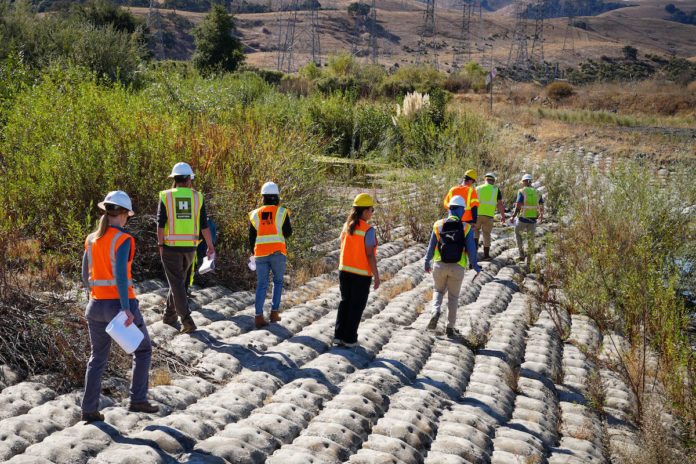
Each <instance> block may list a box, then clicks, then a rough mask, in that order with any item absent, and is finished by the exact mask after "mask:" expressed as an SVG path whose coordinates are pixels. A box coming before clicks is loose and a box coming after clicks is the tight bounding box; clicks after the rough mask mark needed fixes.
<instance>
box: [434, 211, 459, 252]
mask: <svg viewBox="0 0 696 464" xmlns="http://www.w3.org/2000/svg"><path fill="white" fill-rule="evenodd" d="M437 248H438V249H439V250H440V257H441V258H442V262H443V263H458V262H459V260H460V259H462V253H463V252H464V224H462V221H461V220H460V219H459V218H457V219H448V220H446V221H445V223H444V224H443V225H442V232H440V240H439V241H438V242H437Z"/></svg>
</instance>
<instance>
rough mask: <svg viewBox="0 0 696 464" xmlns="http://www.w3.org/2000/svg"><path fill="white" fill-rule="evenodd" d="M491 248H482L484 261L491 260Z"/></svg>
mask: <svg viewBox="0 0 696 464" xmlns="http://www.w3.org/2000/svg"><path fill="white" fill-rule="evenodd" d="M490 253H491V247H489V246H487V247H483V260H484V261H490V260H491V255H490Z"/></svg>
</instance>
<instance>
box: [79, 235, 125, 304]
mask: <svg viewBox="0 0 696 464" xmlns="http://www.w3.org/2000/svg"><path fill="white" fill-rule="evenodd" d="M109 227H113V228H114V229H118V230H120V231H121V232H126V229H123V228H121V227H116V226H109ZM132 246H133V239H132V238H128V239H126V240H124V242H123V243H122V244H121V245H120V246H119V247H118V248H117V249H116V268H115V269H114V270H113V271H114V278H115V279H116V289H117V290H118V299H119V302H120V303H121V309H129V308H130V303H129V302H128V258H129V257H130V254H131V247H132ZM88 261H89V260H88V259H87V252H86V251H85V253H84V255H82V282H83V283H84V284H85V286H86V287H87V288H89V262H88Z"/></svg>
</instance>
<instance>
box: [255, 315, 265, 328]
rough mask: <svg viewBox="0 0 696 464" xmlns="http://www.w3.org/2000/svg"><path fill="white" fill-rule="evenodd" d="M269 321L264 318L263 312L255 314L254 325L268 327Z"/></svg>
mask: <svg viewBox="0 0 696 464" xmlns="http://www.w3.org/2000/svg"><path fill="white" fill-rule="evenodd" d="M267 325H268V322H267V321H266V319H264V318H263V314H262V315H260V316H254V327H256V328H257V329H260V328H261V327H266V326H267Z"/></svg>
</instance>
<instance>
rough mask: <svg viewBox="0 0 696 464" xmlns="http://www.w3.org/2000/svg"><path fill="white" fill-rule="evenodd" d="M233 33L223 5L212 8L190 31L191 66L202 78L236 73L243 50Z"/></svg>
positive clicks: (240, 62) (232, 27) (232, 24)
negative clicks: (192, 45) (205, 75)
mask: <svg viewBox="0 0 696 464" xmlns="http://www.w3.org/2000/svg"><path fill="white" fill-rule="evenodd" d="M234 32H236V29H235V23H234V17H233V16H232V15H230V14H227V10H225V8H224V7H223V6H222V5H219V4H213V6H212V8H211V9H210V13H208V14H207V15H206V16H205V18H204V19H203V22H202V23H201V24H200V25H198V26H197V27H196V28H195V29H194V30H193V37H194V42H195V44H196V52H195V53H194V55H193V66H194V67H195V68H196V69H198V70H199V71H201V72H202V73H203V74H209V73H211V72H215V71H227V72H234V71H236V70H237V68H238V67H239V66H240V65H241V64H242V63H243V62H244V51H243V50H244V46H243V45H242V42H241V41H240V40H239V39H238V38H237V37H235V36H234Z"/></svg>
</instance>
